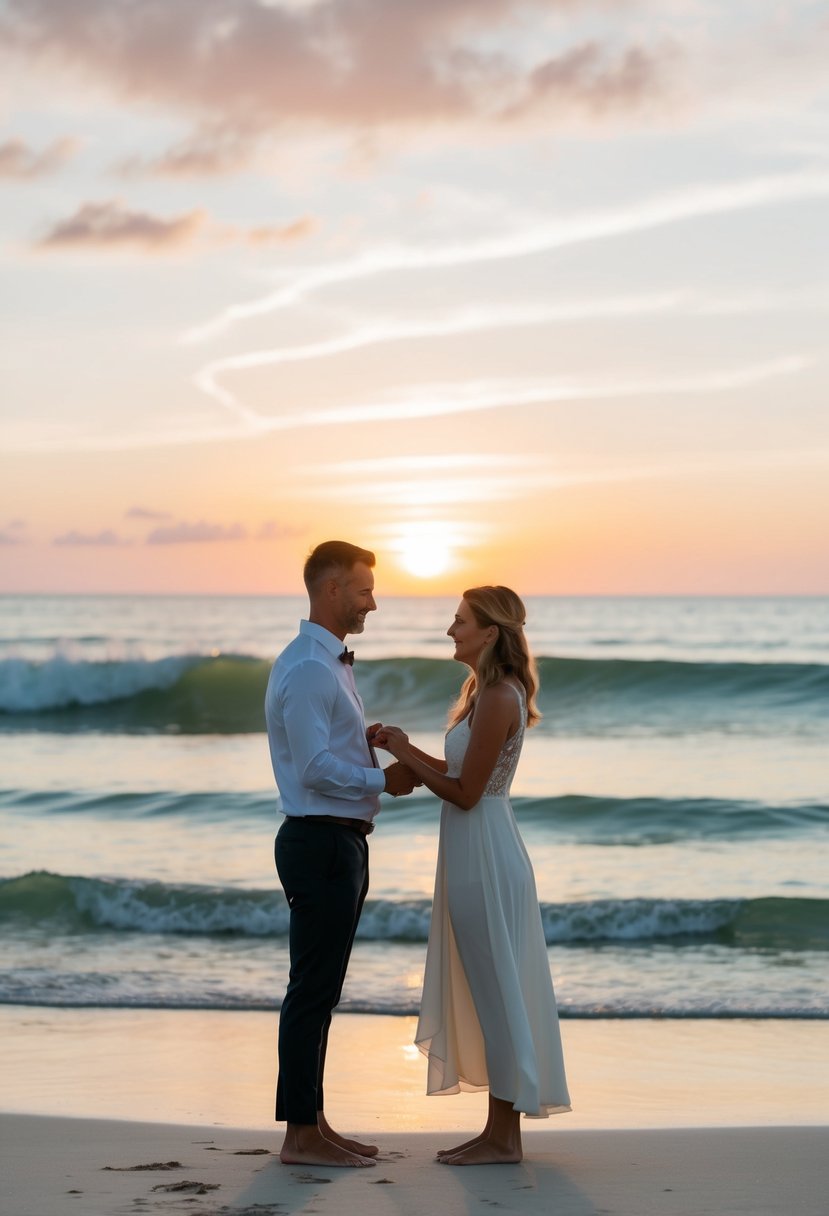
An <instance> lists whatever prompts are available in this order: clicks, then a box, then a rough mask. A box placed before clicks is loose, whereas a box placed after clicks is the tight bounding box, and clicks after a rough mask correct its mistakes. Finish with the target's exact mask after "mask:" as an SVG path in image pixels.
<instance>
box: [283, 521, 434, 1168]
mask: <svg viewBox="0 0 829 1216" xmlns="http://www.w3.org/2000/svg"><path fill="white" fill-rule="evenodd" d="M373 566H374V554H373V553H371V552H370V551H369V550H368V549H360V548H357V546H355V545H350V544H347V543H346V542H345V541H326V542H325V543H323V544H321V545H318V546H317V547H316V549H314V550H313V552H312V553H311V555H310V557H309V558H308V560H307V561H306V563H305V569H304V572H303V574H304V578H305V586H306V588H307V590H308V597H309V600H310V611H309V614H308V620H307V621H302V622H301V624H300V631H299V635H298V636H297V637H295V638H294V640H293V641H292V642H290V643H289V645H288V646H287V647H286V649H285V650H284V651H283V652H282V654H281V655H280V656H279V658H278V659H277V661H276V663H275V664H274V666H273V670H272V671H271V676H270V680H269V681H268V690H267V693H266V696H265V717H266V720H267V725H268V742H269V745H270V751H271V761H272V763H273V769H274V775H275V777H276V783H277V785H278V787H279V792H280V795H281V797H282V810H283V812H284V814H285V820H284V822H283V824H282V826H281V827H280V829H279V832H278V833H277V837H276V868H277V871H278V873H279V879H280V882H281V883H282V886H283V888H284V890H285V895H286V898H287V900H288V904H289V906H290V909H291V919H290V954H291V973H290V980H289V982H288V990H287V992H286V994H285V999H284V1001H283V1003H282V1012H281V1014H280V1019H279V1080H278V1082H277V1091H276V1118H277V1119H278V1120H283V1119H284V1120H285V1121H286V1123H287V1128H286V1132H285V1141H284V1143H283V1145H282V1150H281V1153H280V1157H281V1160H282V1161H283V1162H285V1163H290V1164H302V1165H331V1166H367V1165H374V1161H373V1159H372V1158H373V1157H374V1155H375V1154H376V1152H377V1148H376V1146H375V1145H371V1144H362V1143H360V1142H359V1141H356V1140H349V1139H346V1138H345V1137H343V1136H340V1135H338V1134H337V1133H336V1132H335V1131H334V1130H333V1129H332V1128H331V1127H330V1126H329V1124H328V1122H327V1120H326V1118H325V1114H324V1112H323V1098H324V1095H323V1072H324V1069H325V1052H326V1047H327V1043H328V1031H329V1027H330V1025H331V1015H332V1012H333V1010H334V1008H335V1006H336V1005H337V1003H338V1002H339V999H340V993H341V991H342V986H343V980H344V979H345V972H346V967H347V966H348V959H349V955H350V954H351V946H352V943H353V941H354V934H355V932H356V929H357V922H358V921H359V919H360V912H361V910H362V906H363V902H364V900H365V897H366V892H367V891H368V835H369V833H370V832H371V831H372V829H373V826H374V825H373V822H372V820H373V818H374V816H375V815H376V813H377V811H378V809H379V804H380V799H379V795H380V793H381V792H382V791H386V793H389V794H392V795H394V796H395V797H396V796H397V795H399V794H410V793H411V791H412V789H413V787H414V784H415V782H414V778H413V776H412V773H411V771H410V770H409V769H408V768H407V767H406V766H405V765H402V764H399V763H395V764H393V765H391V766H390V767H389V768H387V769H385V770H383V769H382V768H380V767H379V766H378V765H377V761H376V759H375V757H374V752H373V750H372V747H371V738H372V734H373V732H374V731H375V730H376V729H377V727H376V726H373V727H370V728H369V729H368V730H367V729H366V724H365V718H364V716H363V705H362V702H361V700H360V698H359V696H358V695H357V689H356V686H355V683H354V673H353V669H352V666H351V664H352V662H353V652H349V651H348V650H347V648H345V647H344V638H345V636H346V634H349V633H362V632H363V628H364V626H365V619H366V616H367V615H368V613H369V612H374V610H375V608H376V607H377V605H376V604H375V602H374V575H373V573H372V568H373Z"/></svg>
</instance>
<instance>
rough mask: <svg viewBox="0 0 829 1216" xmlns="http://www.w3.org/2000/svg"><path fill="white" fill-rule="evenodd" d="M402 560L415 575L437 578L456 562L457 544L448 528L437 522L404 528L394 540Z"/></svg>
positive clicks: (408, 570) (416, 576)
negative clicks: (451, 537)
mask: <svg viewBox="0 0 829 1216" xmlns="http://www.w3.org/2000/svg"><path fill="white" fill-rule="evenodd" d="M393 547H394V549H395V550H396V551H397V555H398V561H399V563H400V565H401V566H402V568H403V569H404V570H405V571H406V573H407V574H411V575H413V576H414V577H415V578H436V577H437V576H438V575H439V574H444V573H445V572H446V571H447V570H448V569H449V568H450V567H451V565H452V561H453V559H454V547H453V545H452V543H451V541H449V540H447V539H446V530H445V528H443V527H436V526H435V525H434V524H431V525H426V524H419V525H418V526H415V527H409V528H406V529H405V530H403V531H402V532H401V533H400V534H399V535H398V537H397V539H396V541H395V542H394V546H393Z"/></svg>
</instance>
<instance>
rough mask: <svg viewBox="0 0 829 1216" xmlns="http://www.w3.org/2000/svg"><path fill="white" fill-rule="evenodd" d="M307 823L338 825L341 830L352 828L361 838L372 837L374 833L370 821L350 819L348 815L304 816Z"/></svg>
mask: <svg viewBox="0 0 829 1216" xmlns="http://www.w3.org/2000/svg"><path fill="white" fill-rule="evenodd" d="M302 818H303V821H304V822H305V823H336V824H337V826H338V827H341V828H351V830H352V832H359V833H360V835H361V836H370V835H371V833H372V832H373V831H374V824H373V823H371V822H370V821H369V820H368V819H350V818H348V817H347V816H346V815H303V817H302Z"/></svg>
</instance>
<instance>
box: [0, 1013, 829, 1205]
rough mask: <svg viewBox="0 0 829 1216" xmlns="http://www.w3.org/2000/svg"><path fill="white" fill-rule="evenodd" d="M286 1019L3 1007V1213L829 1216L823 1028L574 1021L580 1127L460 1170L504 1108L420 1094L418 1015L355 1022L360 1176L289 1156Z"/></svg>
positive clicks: (566, 1032)
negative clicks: (467, 1149)
mask: <svg viewBox="0 0 829 1216" xmlns="http://www.w3.org/2000/svg"><path fill="white" fill-rule="evenodd" d="M276 1025H277V1019H276V1017H275V1015H268V1014H250V1013H247V1014H237V1013H220V1012H215V1011H214V1012H210V1013H204V1012H187V1011H176V1012H172V1011H170V1012H158V1011H152V1012H147V1011H128V1010H108V1011H101V1010H48V1009H23V1008H13V1007H9V1008H5V1009H2V1010H0V1031H2V1035H1V1036H0V1039H1V1040H2V1044H3V1048H2V1061H0V1063H2V1071H3V1076H4V1096H3V1107H4V1108H5V1109H6V1110H7V1111H8V1112H9V1113H7V1114H4V1115H2V1116H0V1122H2V1154H3V1164H2V1173H3V1179H4V1183H3V1199H2V1201H0V1211H2V1212H3V1216H52V1214H53V1213H54V1214H56V1216H57V1214H58V1213H61V1214H62V1213H65V1212H72V1211H75V1212H78V1213H83V1216H99V1214H100V1216H119V1214H120V1213H125V1212H135V1211H140V1210H147V1211H165V1210H166V1211H171V1212H177V1211H188V1212H196V1213H203V1214H205V1216H206V1214H208V1213H209V1214H212V1213H216V1214H219V1213H224V1214H226V1216H243V1214H244V1216H253V1214H254V1213H256V1216H269V1214H274V1216H275V1214H276V1213H279V1214H280V1216H282V1214H284V1213H292V1212H300V1211H301V1212H306V1211H307V1212H314V1211H316V1212H330V1213H332V1214H333V1213H340V1212H347V1213H350V1212H357V1211H359V1212H361V1213H364V1214H365V1216H373V1214H374V1213H377V1214H378V1216H379V1214H381V1213H382V1214H385V1213H395V1212H399V1213H401V1214H405V1216H411V1214H414V1213H420V1212H423V1213H427V1212H434V1211H444V1212H449V1213H453V1212H454V1213H458V1214H460V1213H470V1212H475V1211H481V1212H483V1211H484V1210H486V1209H489V1208H500V1209H501V1210H503V1211H505V1212H516V1213H527V1214H530V1213H536V1212H539V1213H540V1212H544V1213H548V1212H555V1213H558V1214H560V1216H592V1214H594V1213H595V1214H598V1213H600V1212H608V1213H613V1214H614V1216H628V1214H629V1216H649V1214H650V1213H653V1214H654V1216H656V1214H657V1213H658V1214H659V1216H663V1214H667V1213H672V1214H675V1216H702V1214H704V1213H712V1214H713V1213H716V1214H717V1216H730V1214H731V1213H734V1214H735V1216H736V1214H737V1213H746V1214H747V1216H762V1214H764V1213H768V1214H769V1216H772V1214H774V1216H818V1213H820V1214H821V1216H822V1214H823V1213H824V1212H825V1194H824V1189H825V1188H824V1187H823V1185H822V1183H821V1178H822V1175H823V1172H824V1165H825V1153H826V1149H827V1146H829V1137H827V1133H826V1127H825V1126H823V1125H824V1124H825V1123H826V1121H827V1120H826V1101H825V1094H826V1092H827V1086H826V1063H825V1060H826V1050H825V1047H826V1030H825V1025H824V1024H822V1023H809V1022H803V1023H793V1022H788V1023H783V1022H776V1023H774V1022H748V1021H746V1022H742V1021H740V1022H710V1021H700V1022H696V1021H687V1022H680V1021H669V1020H665V1021H650V1022H642V1021H580V1022H572V1021H571V1022H565V1023H564V1024H563V1036H564V1040H565V1048H566V1051H567V1060H568V1068H569V1075H570V1081H571V1089H572V1092H573V1094H574V1102H575V1104H576V1109H575V1110H574V1112H573V1113H572V1114H570V1115H563V1116H557V1117H555V1118H553V1119H550V1120H547V1121H541V1120H539V1121H526V1122H525V1124H524V1129H525V1130H524V1144H525V1160H524V1162H523V1163H522V1164H521V1165H516V1166H503V1167H482V1166H479V1167H467V1168H465V1169H451V1168H449V1167H443V1166H440V1165H438V1164H437V1163H436V1162H435V1161H434V1156H435V1151H436V1149H438V1148H440V1147H446V1146H447V1145H450V1144H452V1143H456V1142H457V1141H458V1140H460V1139H463V1138H464V1134H465V1132H466V1131H467V1130H469V1129H476V1128H477V1127H478V1125H479V1124H480V1123H481V1122H482V1112H483V1110H484V1106H485V1096H484V1095H481V1094H462V1095H458V1096H456V1097H447V1098H427V1097H426V1096H425V1095H424V1094H423V1083H424V1063H423V1060H422V1059H421V1058H420V1056H419V1055H418V1053H416V1052H415V1051H413V1049H412V1048H411V1032H412V1029H413V1024H412V1019H410V1018H393V1017H376V1016H360V1015H342V1016H340V1017H339V1018H338V1019H337V1022H336V1025H335V1028H334V1036H333V1038H332V1045H333V1050H332V1052H331V1055H330V1065H329V1084H328V1092H329V1102H328V1110H329V1115H330V1117H331V1120H332V1122H333V1123H334V1124H335V1125H336V1126H339V1127H340V1128H341V1129H342V1130H343V1131H348V1132H351V1133H358V1134H361V1135H363V1136H364V1137H366V1138H370V1139H372V1140H374V1141H375V1142H376V1143H378V1144H379V1145H380V1150H381V1151H380V1155H379V1157H378V1161H377V1166H376V1167H375V1168H373V1169H367V1170H360V1171H355V1172H354V1173H352V1172H351V1171H338V1170H326V1169H304V1168H299V1167H287V1166H282V1165H281V1164H280V1163H279V1160H278V1157H277V1156H276V1155H275V1154H276V1153H277V1152H278V1149H279V1145H280V1143H281V1130H280V1129H279V1128H278V1127H277V1126H276V1125H275V1124H274V1123H273V1121H272V1119H271V1102H272V1093H273V1069H274V1062H273V1045H274V1040H275V1032H276ZM172 1162H177V1163H178V1164H175V1165H171V1164H169V1163H172ZM160 1166H164V1168H160ZM146 1167H152V1168H146ZM171 1188H172V1189H171Z"/></svg>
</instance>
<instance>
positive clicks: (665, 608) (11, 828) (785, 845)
mask: <svg viewBox="0 0 829 1216" xmlns="http://www.w3.org/2000/svg"><path fill="white" fill-rule="evenodd" d="M455 604H456V601H455V600H454V599H451V600H450V599H442V598H440V599H439V598H422V599H420V598H418V599H415V598H408V599H407V598H389V599H382V598H381V599H380V602H379V611H378V612H376V613H374V614H372V615H371V616H370V617H369V619H368V622H367V626H366V631H365V633H364V634H363V635H362V636H361V637H359V638H355V639H353V641H354V644H355V649H356V652H357V662H356V665H355V675H356V678H357V681H358V685H359V688H360V691H361V694H362V697H363V700H364V702H365V705H366V711H367V714H368V717H369V720H379V721H386V722H391V723H395V724H397V725H400V726H403V727H404V728H405V729H407V730H408V731H409V732H410V733H411V734H412V736H413V738H414V740H415V742H416V743H417V744H418V745H419V746H421V747H423V748H425V749H426V750H431V751H436V752H439V751H440V750H441V748H442V735H443V729H444V722H445V719H446V714H447V709H448V706H449V704H450V702H451V700H452V698H453V696H454V695H455V694H456V692H457V690H458V688H459V686H460V683H461V681H462V678H463V676H464V674H465V669H463V668H461V667H459V665H458V664H456V663H454V662H453V661H452V659H451V658H450V654H451V644H450V642H449V640H448V639H447V638H446V636H445V630H446V628H447V627H448V625H449V623H450V621H451V619H452V614H453V611H454V608H455ZM527 607H528V627H527V632H528V636H529V639H530V643H531V645H532V647H533V650H534V652H535V654H536V655H537V657H538V659H539V667H540V672H541V679H542V689H541V696H540V704H541V708H542V711H543V714H544V717H543V720H542V722H541V723H540V725H539V726H538V727H537V728H536V729H535V730H533V731H532V732H531V733H530V734H529V736H528V739H527V743H526V745H525V748H524V754H523V756H522V760H521V763H520V765H519V769H518V775H517V778H516V781H515V783H514V786H513V800H514V806H515V810H516V815H517V819H518V824H519V827H520V829H521V832H522V834H523V836H524V839H525V842H526V844H527V848H528V851H529V853H530V856H531V858H532V861H533V864H534V867H535V872H536V880H537V885H538V892H539V899H540V902H541V912H542V918H543V923H544V928H545V933H546V937H547V942H548V949H549V958H550V964H551V967H552V971H553V976H554V980H555V985H556V992H557V996H558V1001H559V1007H560V1010H561V1014H562V1016H563V1017H568V1018H653V1017H663V1018H740V1017H751V1018H759V1019H763V1018H766V1019H771V1018H801V1019H806V1018H812V1019H820V1018H822V1019H826V1018H827V1017H829V966H827V961H829V891H827V878H828V877H829V600H827V599H753V598H752V599H749V598H746V599H739V598H735V599H703V598H700V599H696V598H676V599H672V598H665V599H644V598H643V599H634V598H624V599H601V598H595V599H594V598H587V599H584V598H573V599H568V598H544V597H535V598H530V599H528V601H527ZM304 611H305V601H304V600H302V599H299V598H289V597H288V598H285V597H281V598H234V597H224V598H220V597H212V598H195V597H194V598H184V597H166V598H161V597H130V598H126V597H124V598H121V597H117V596H95V597H92V596H90V597H57V596H56V597H49V596H32V597H25V596H9V597H4V598H0V823H2V832H0V926H2V933H0V1003H3V1004H8V1005H19V1006H40V1007H43V1006H53V1007H99V1008H123V1007H132V1008H150V1009H180V1008H191V1009H230V1010H270V1009H274V1010H275V1009H278V1007H279V1003H280V998H281V995H282V993H283V991H284V987H285V984H286V980H287V969H288V952H287V938H286V933H287V925H288V915H287V908H286V905H285V903H284V898H283V896H282V892H281V889H280V887H279V884H278V881H277V878H276V874H275V870H274V865H273V837H274V835H275V832H276V829H277V828H278V826H279V823H280V822H281V816H280V812H279V802H278V797H277V793H276V790H275V787H274V782H273V776H272V773H271V770H270V763H269V758H268V749H267V740H266V737H265V734H264V720H263V710H262V702H263V696H264V690H265V684H266V682H267V677H268V672H269V669H270V665H271V662H272V661H273V658H274V657H275V655H276V654H277V653H278V652H279V650H280V649H281V648H282V647H283V646H284V645H285V644H286V643H287V642H288V641H289V640H290V638H291V637H292V636H293V634H294V632H295V631H296V626H297V623H298V620H299V618H300V617H301V616H302V615H303V613H304ZM438 820H439V806H438V803H437V801H436V800H435V799H434V798H432V797H431V796H430V795H428V794H424V792H423V791H422V790H421V791H418V792H416V794H415V795H414V796H412V797H410V798H407V799H398V800H392V799H388V798H384V799H383V809H382V812H381V814H380V816H379V819H378V824H377V830H376V831H375V833H374V834H373V836H372V837H371V871H372V881H371V890H370V893H369V898H368V902H367V904H366V908H365V911H364V914H363V918H362V923H361V926H360V931H359V934H358V939H357V943H356V945H355V951H354V955H353V958H352V963H351V968H350V971H349V976H348V980H347V983H346V987H345V991H344V994H343V1000H342V1004H341V1009H343V1010H345V1011H359V1012H363V1013H369V1014H412V1013H414V1012H416V1011H417V1007H418V1000H419V995H420V987H421V981H422V973H423V962H424V956H425V949H426V938H427V934H428V927H429V915H430V899H431V889H432V881H433V872H434V864H435V856H436V851H437V835H438Z"/></svg>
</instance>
